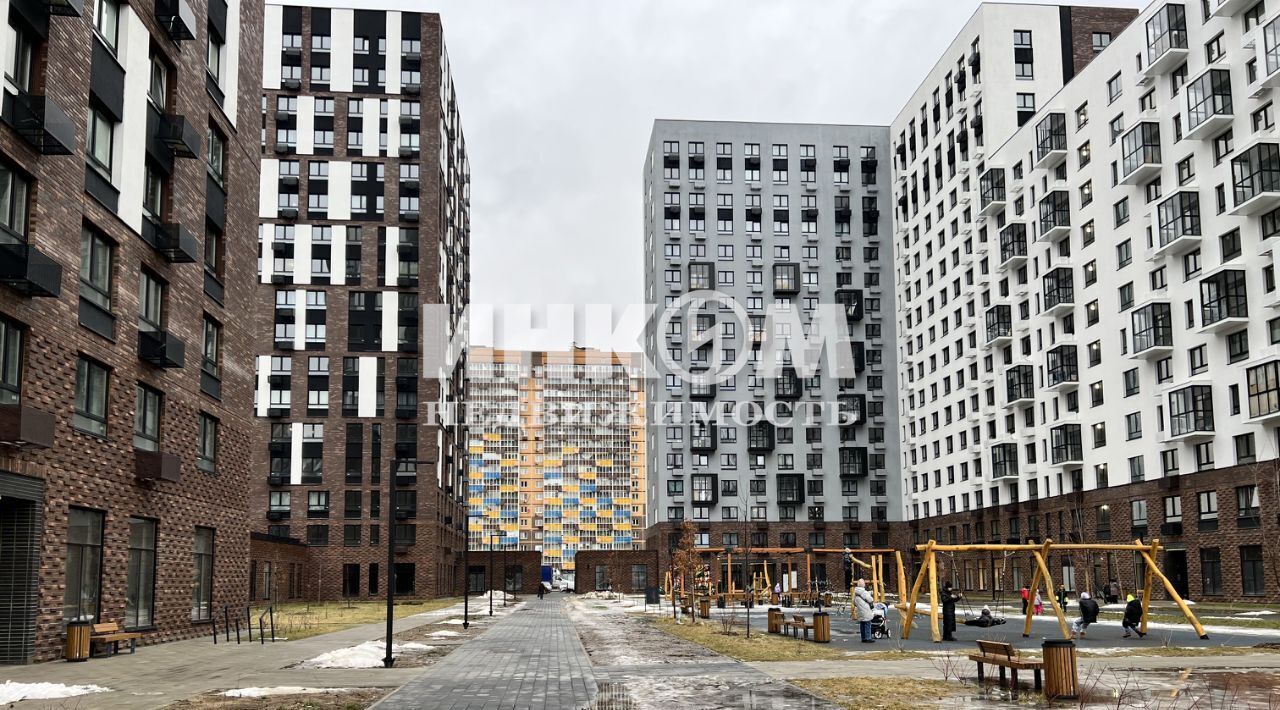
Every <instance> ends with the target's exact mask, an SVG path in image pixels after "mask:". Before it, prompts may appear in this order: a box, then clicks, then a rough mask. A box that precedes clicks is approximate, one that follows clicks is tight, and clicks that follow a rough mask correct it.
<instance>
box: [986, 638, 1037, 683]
mask: <svg viewBox="0 0 1280 710" xmlns="http://www.w3.org/2000/svg"><path fill="white" fill-rule="evenodd" d="M969 660H971V661H973V662H975V663H977V664H978V683H979V684H981V683H982V680H983V674H982V666H983V665H984V664H987V663H990V664H991V665H993V666H998V667H999V668H1000V684H1001V685H1004V682H1005V679H1004V669H1006V668H1008V669H1009V673H1010V676H1011V678H1010V680H1011V681H1012V684H1011V685H1010V686H1009V689H1010V690H1012V691H1013V692H1014V693H1017V692H1018V671H1020V670H1026V671H1032V672H1033V673H1035V680H1036V690H1040V671H1041V670H1042V669H1043V668H1044V662H1043V661H1035V660H1026V659H1020V658H1018V649H1016V648H1014V647H1013V645H1012V644H1007V643H1003V642H1001V641H978V653H971V654H969Z"/></svg>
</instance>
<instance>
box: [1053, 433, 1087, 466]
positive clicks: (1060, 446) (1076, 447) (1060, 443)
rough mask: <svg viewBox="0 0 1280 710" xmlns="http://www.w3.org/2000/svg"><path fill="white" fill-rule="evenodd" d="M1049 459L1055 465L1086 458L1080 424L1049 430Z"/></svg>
mask: <svg viewBox="0 0 1280 710" xmlns="http://www.w3.org/2000/svg"><path fill="white" fill-rule="evenodd" d="M1049 457H1050V460H1051V461H1052V462H1053V463H1055V464H1059V463H1067V462H1071V461H1080V460H1082V459H1083V458H1084V447H1083V446H1082V445H1081V443H1080V425H1079V424H1062V425H1059V426H1056V427H1053V428H1052V429H1050V430H1049Z"/></svg>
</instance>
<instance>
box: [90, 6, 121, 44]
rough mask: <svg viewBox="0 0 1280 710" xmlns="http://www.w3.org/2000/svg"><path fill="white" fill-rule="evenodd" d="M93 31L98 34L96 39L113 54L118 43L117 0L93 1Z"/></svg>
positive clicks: (118, 15) (118, 10)
mask: <svg viewBox="0 0 1280 710" xmlns="http://www.w3.org/2000/svg"><path fill="white" fill-rule="evenodd" d="M93 29H94V31H95V32H96V33H97V34H98V39H101V40H102V43H103V44H105V45H106V46H107V49H110V50H111V53H112V54H114V53H115V52H116V49H117V47H118V46H119V42H120V3H119V2H118V0H93Z"/></svg>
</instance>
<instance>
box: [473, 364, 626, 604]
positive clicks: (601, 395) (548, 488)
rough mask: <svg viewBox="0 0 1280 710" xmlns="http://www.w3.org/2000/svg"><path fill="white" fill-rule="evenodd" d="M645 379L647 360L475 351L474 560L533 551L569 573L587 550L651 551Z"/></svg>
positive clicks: (547, 563)
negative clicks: (481, 554)
mask: <svg viewBox="0 0 1280 710" xmlns="http://www.w3.org/2000/svg"><path fill="white" fill-rule="evenodd" d="M643 375H644V362H643V359H642V358H640V357H639V355H632V354H622V353H609V352H603V351H599V350H590V349H587V348H575V349H573V350H569V351H552V352H529V351H516V350H494V349H491V348H479V347H476V348H472V349H471V350H470V352H469V353H468V355H467V412H468V425H469V426H468V435H469V437H470V444H469V454H470V466H469V472H468V477H469V480H468V487H467V489H468V490H467V496H468V502H469V507H470V511H471V515H472V520H471V522H470V536H471V549H472V550H483V549H489V548H490V547H492V548H493V549H497V550H501V549H512V550H516V549H519V550H537V551H539V552H541V553H542V564H545V565H549V566H551V567H553V568H555V570H556V571H557V572H573V571H574V569H575V564H574V559H575V556H576V555H577V554H578V552H580V551H585V550H630V549H634V548H636V547H639V546H640V545H642V544H643V537H642V534H641V533H642V531H643V530H644V528H645V494H646V491H645V489H646V486H645V452H644V447H645V440H644V439H645V420H644V411H645V404H644V378H643ZM472 588H473V589H482V588H483V587H476V586H475V585H472Z"/></svg>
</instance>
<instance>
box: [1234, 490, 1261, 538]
mask: <svg viewBox="0 0 1280 710" xmlns="http://www.w3.org/2000/svg"><path fill="white" fill-rule="evenodd" d="M1261 522H1262V521H1261V518H1260V517H1259V508H1258V487H1257V486H1255V485H1249V486H1237V487H1236V527H1238V528H1256V527H1258V526H1259V525H1261Z"/></svg>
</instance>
